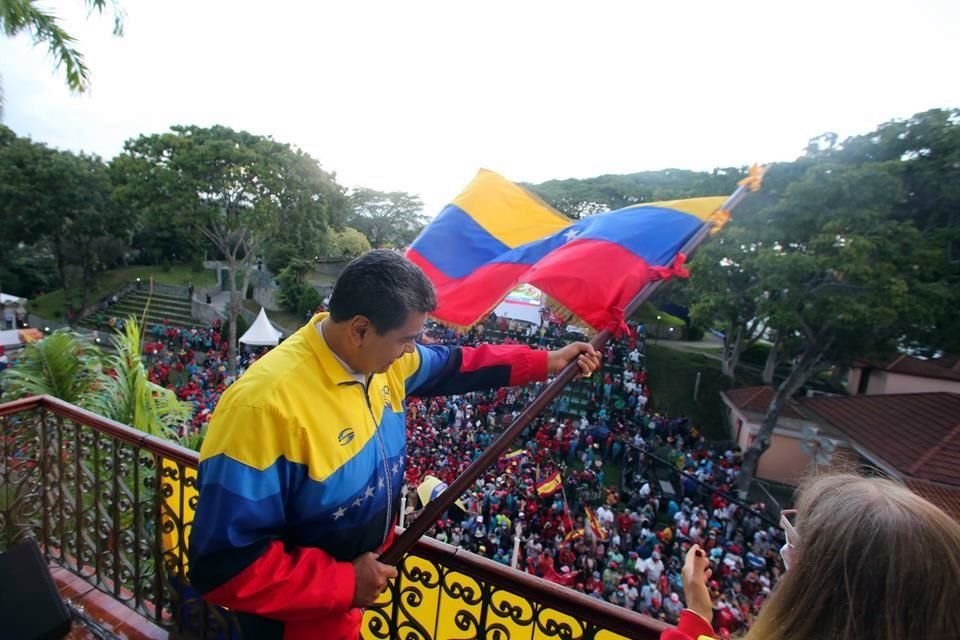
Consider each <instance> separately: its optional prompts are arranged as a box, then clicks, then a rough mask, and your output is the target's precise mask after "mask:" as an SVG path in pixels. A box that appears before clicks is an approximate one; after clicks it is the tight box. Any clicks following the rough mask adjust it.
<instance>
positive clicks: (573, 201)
mask: <svg viewBox="0 0 960 640" xmlns="http://www.w3.org/2000/svg"><path fill="white" fill-rule="evenodd" d="M745 173H746V170H745V168H732V167H729V168H725V169H714V170H713V171H712V172H706V171H686V170H682V169H664V170H662V171H643V172H640V173H631V174H626V175H605V176H598V177H596V178H587V179H585V180H578V179H568V180H549V181H547V182H543V183H540V184H536V185H524V186H526V187H527V188H528V189H530V190H531V191H533V192H534V193H535V194H537V195H538V196H539V197H541V198H543V199H544V200H545V201H546V202H547V203H549V204H550V205H552V206H553V207H554V208H556V209H557V210H558V211H561V212H562V213H564V214H566V215H568V216H570V217H571V218H582V217H584V216H588V215H593V214H596V213H601V212H603V211H611V210H614V209H622V208H623V207H629V206H632V205H635V204H642V203H645V202H658V201H662V200H677V199H680V198H695V197H699V196H703V195H716V194H724V193H731V192H732V191H733V190H734V189H735V188H736V186H737V181H738V180H740V179H741V178H743V177H744V175H745Z"/></svg>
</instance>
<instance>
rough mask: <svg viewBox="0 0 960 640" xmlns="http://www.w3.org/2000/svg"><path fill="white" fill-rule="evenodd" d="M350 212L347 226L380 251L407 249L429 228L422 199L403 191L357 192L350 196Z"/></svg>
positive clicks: (372, 190) (358, 190)
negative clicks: (384, 249) (418, 235)
mask: <svg viewBox="0 0 960 640" xmlns="http://www.w3.org/2000/svg"><path fill="white" fill-rule="evenodd" d="M350 210H351V213H350V216H349V218H348V220H347V224H349V225H350V226H351V227H353V228H354V229H357V230H358V231H360V233H362V234H363V235H365V236H366V237H367V240H369V241H370V244H371V245H372V246H373V247H374V248H377V249H379V248H383V247H394V248H397V249H399V248H402V247H406V246H407V245H409V244H410V243H411V242H413V241H414V240H415V239H416V237H417V234H419V233H420V231H421V230H423V227H424V226H425V225H426V224H427V217H426V216H425V215H423V202H422V201H421V200H420V198H419V197H417V196H415V195H412V194H409V193H404V192H402V191H394V192H390V193H386V192H383V191H375V190H374V189H356V190H354V191H353V193H351V194H350Z"/></svg>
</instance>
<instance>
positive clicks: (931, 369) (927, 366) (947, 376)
mask: <svg viewBox="0 0 960 640" xmlns="http://www.w3.org/2000/svg"><path fill="white" fill-rule="evenodd" d="M855 366H858V367H861V368H867V367H873V368H875V369H881V370H883V371H889V372H890V373H899V374H901V375H905V376H916V377H919V378H937V379H939V380H955V381H957V382H960V358H958V357H956V356H950V355H947V356H943V357H942V358H929V359H926V360H922V359H920V358H914V357H913V356H908V355H906V354H903V355H899V356H897V357H896V358H894V359H892V360H890V361H889V362H886V363H877V362H868V361H866V360H859V361H857V362H856V363H855Z"/></svg>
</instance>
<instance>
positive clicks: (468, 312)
mask: <svg viewBox="0 0 960 640" xmlns="http://www.w3.org/2000/svg"><path fill="white" fill-rule="evenodd" d="M407 256H408V257H409V258H410V259H411V260H412V261H413V262H415V263H416V264H418V265H419V266H420V268H422V269H423V270H424V272H425V273H426V274H427V277H429V278H430V280H431V281H432V282H433V283H434V286H435V288H436V290H437V301H438V305H437V309H436V311H434V312H433V313H432V314H431V315H433V316H434V317H435V318H437V319H438V320H441V321H443V322H448V323H451V324H455V325H459V326H468V325H471V324H473V323H475V322H477V321H478V320H481V319H483V317H484V315H485V314H487V313H489V312H490V311H492V310H493V308H494V307H495V306H496V305H497V303H499V302H500V300H501V299H502V298H503V297H504V295H506V293H508V292H509V291H511V290H512V289H514V288H515V287H516V285H517V284H519V283H521V282H525V283H529V284H532V285H534V286H535V287H537V288H538V289H540V290H541V291H543V292H544V293H546V294H547V295H548V296H550V297H551V298H553V299H554V300H556V301H557V302H559V303H560V304H561V305H563V306H564V307H566V308H567V309H569V310H570V311H572V312H573V313H575V314H576V315H577V316H579V317H580V318H582V319H583V320H584V321H585V322H587V323H588V324H589V325H590V326H592V327H593V328H595V329H598V330H600V329H605V328H612V329H616V328H618V327H620V326H622V322H623V311H624V308H625V307H626V305H627V303H628V302H629V301H630V299H631V298H633V296H634V295H636V293H637V292H638V291H640V289H642V288H643V286H644V285H646V284H647V283H648V282H653V281H656V280H659V279H661V278H663V277H665V276H668V275H670V274H672V273H674V269H672V268H671V267H659V266H653V267H651V266H650V265H648V264H647V263H646V262H645V261H644V260H643V259H642V258H640V257H639V256H637V255H636V254H635V253H633V252H631V251H629V250H628V249H626V248H624V247H622V246H621V245H619V244H617V243H615V242H609V241H606V240H589V239H587V240H584V239H581V240H574V241H572V242H570V243H568V244H565V245H564V246H562V247H560V248H558V249H556V250H555V251H552V252H551V253H549V254H548V255H547V256H545V257H544V258H543V259H541V260H540V261H539V262H537V263H536V264H533V265H528V264H517V263H507V262H495V263H490V264H486V265H484V266H482V267H480V268H479V269H477V270H476V271H474V272H473V273H471V274H470V275H468V276H466V277H463V278H460V279H457V280H452V279H450V278H448V277H447V276H446V275H444V274H443V273H441V272H440V271H439V270H437V269H436V268H434V267H433V266H432V265H431V264H430V263H429V262H427V261H426V260H425V259H424V258H423V256H421V255H419V254H418V253H417V252H415V251H413V250H408V252H407Z"/></svg>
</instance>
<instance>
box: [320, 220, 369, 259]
mask: <svg viewBox="0 0 960 640" xmlns="http://www.w3.org/2000/svg"><path fill="white" fill-rule="evenodd" d="M332 240H333V242H332V245H333V246H332V247H331V254H330V255H332V256H335V257H337V258H350V259H352V258H356V257H357V256H359V255H361V254H364V253H366V252H367V251H370V249H371V248H372V247H371V246H370V241H369V240H367V236H365V235H363V234H362V233H360V232H359V231H357V230H356V229H354V228H352V227H346V228H344V230H343V231H338V232H336V233H335V234H334V235H333V239H332Z"/></svg>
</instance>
